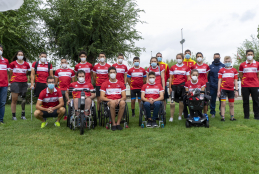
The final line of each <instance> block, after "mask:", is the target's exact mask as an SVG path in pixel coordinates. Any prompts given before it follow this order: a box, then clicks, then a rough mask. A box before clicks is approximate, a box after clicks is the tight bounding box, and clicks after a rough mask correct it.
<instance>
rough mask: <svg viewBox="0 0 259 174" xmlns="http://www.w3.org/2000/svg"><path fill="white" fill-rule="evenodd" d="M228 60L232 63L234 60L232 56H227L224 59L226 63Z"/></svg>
mask: <svg viewBox="0 0 259 174" xmlns="http://www.w3.org/2000/svg"><path fill="white" fill-rule="evenodd" d="M226 60H230V61H232V59H231V57H230V56H225V57H224V61H226Z"/></svg>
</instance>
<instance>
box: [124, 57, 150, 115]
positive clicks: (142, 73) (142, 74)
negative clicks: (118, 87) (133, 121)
mask: <svg viewBox="0 0 259 174" xmlns="http://www.w3.org/2000/svg"><path fill="white" fill-rule="evenodd" d="M139 64H140V59H139V57H134V58H133V65H134V67H133V68H130V69H129V71H128V73H127V74H128V75H127V77H128V84H129V85H130V95H131V109H132V117H135V101H136V98H137V96H138V103H139V106H140V102H141V88H142V86H143V84H145V83H146V77H147V76H146V70H145V69H144V68H142V67H140V66H139Z"/></svg>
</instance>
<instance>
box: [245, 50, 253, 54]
mask: <svg viewBox="0 0 259 174" xmlns="http://www.w3.org/2000/svg"><path fill="white" fill-rule="evenodd" d="M248 52H253V54H254V50H252V49H248V50H246V55H247V53H248Z"/></svg>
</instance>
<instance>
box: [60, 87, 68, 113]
mask: <svg viewBox="0 0 259 174" xmlns="http://www.w3.org/2000/svg"><path fill="white" fill-rule="evenodd" d="M61 93H62V96H63V100H64V106H63V107H64V108H65V109H66V113H65V116H67V99H66V95H65V94H66V91H61Z"/></svg>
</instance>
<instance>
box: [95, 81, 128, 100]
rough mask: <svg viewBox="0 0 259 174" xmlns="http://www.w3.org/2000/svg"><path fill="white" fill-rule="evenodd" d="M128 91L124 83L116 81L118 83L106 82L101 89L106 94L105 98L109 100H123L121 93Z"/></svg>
mask: <svg viewBox="0 0 259 174" xmlns="http://www.w3.org/2000/svg"><path fill="white" fill-rule="evenodd" d="M125 90H126V87H125V85H124V83H122V82H120V81H118V80H116V82H111V81H110V80H107V81H106V82H104V83H103V84H102V86H101V88H100V91H103V92H105V96H106V97H107V98H108V99H112V100H117V99H121V98H122V95H121V93H122V92H123V91H125Z"/></svg>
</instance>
